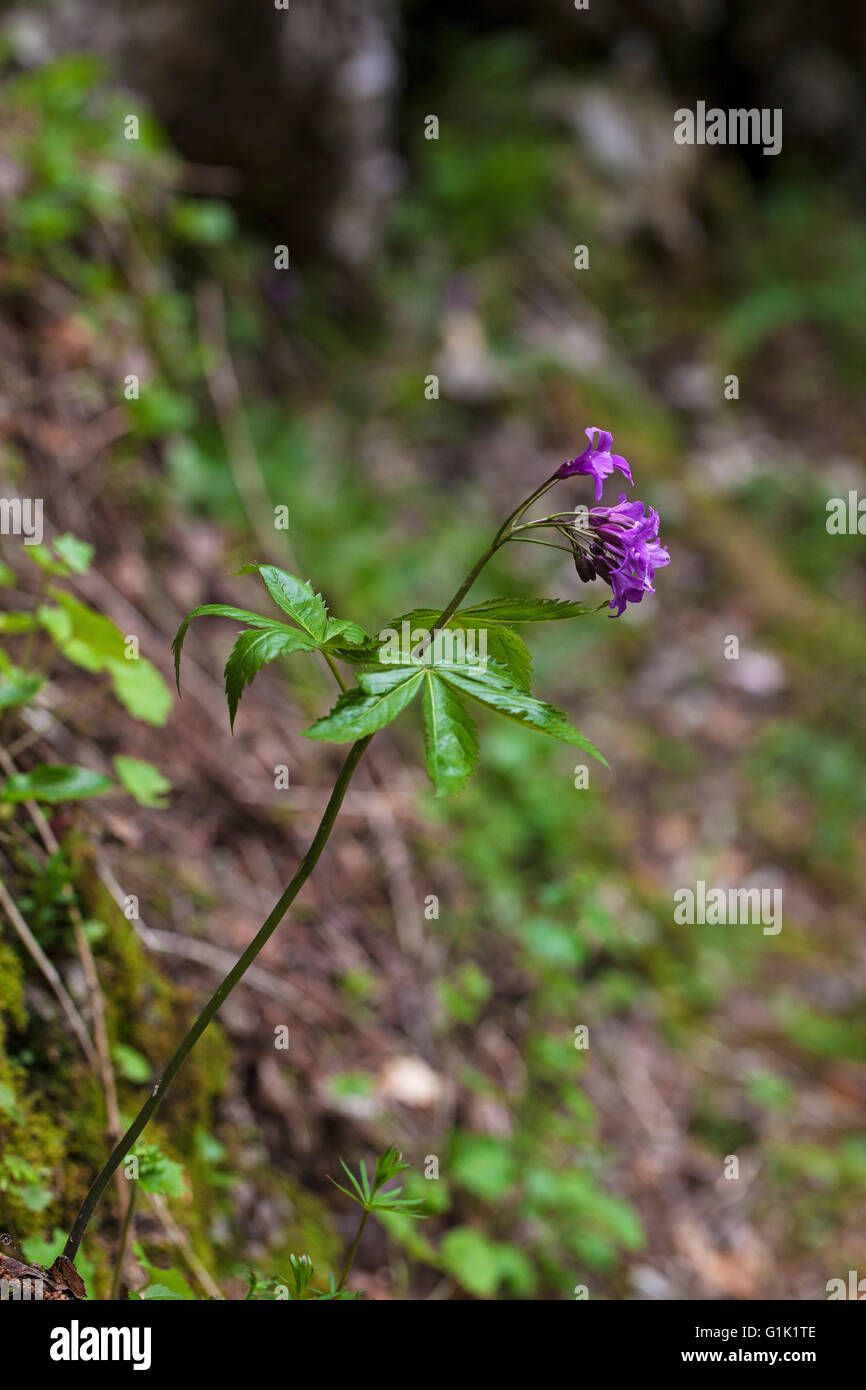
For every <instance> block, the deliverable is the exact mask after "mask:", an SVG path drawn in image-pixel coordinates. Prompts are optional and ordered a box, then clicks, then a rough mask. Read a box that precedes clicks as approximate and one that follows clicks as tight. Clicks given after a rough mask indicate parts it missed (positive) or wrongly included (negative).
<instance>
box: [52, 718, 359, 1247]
mask: <svg viewBox="0 0 866 1390" xmlns="http://www.w3.org/2000/svg"><path fill="white" fill-rule="evenodd" d="M371 738H372V734H369V735H368V736H367V737H366V738H361V739H358V741H357V742H356V743H353V744H352V747H351V749H350V750H349V756H348V757H347V758H346V761H345V762H344V763H343V766H342V768H341V770H340V775H339V777H338V778H337V780H336V782H335V783H334V790H333V791H332V792H331V797H330V800H329V802H328V804H327V806H326V807H325V812H324V815H323V816H322V819H321V820H320V821H319V828H318V830H317V831H316V834H315V836H314V838H313V841H312V844H311V845H310V848H309V849H308V850H307V853H306V854H305V855H304V857H303V859H302V860H301V862H300V864H299V865H298V868H297V870H296V872H295V876H294V878H293V879H292V881H291V883H290V884H289V886H288V888H287V889H286V890H285V892H284V893H283V895H282V897H281V898H280V900H279V902H278V903H277V904H276V906H275V907H274V909H273V911H272V912H271V914H270V916H269V917H267V918H266V920H265V921H264V922H263V923H262V925H261V927H260V928H259V930H258V931H257V933H256V935H255V936H254V937H253V939H252V941H251V942H250V944H249V946H248V947H247V949H246V950H245V951H244V953H243V955H242V956H241V957H240V959H239V960H238V961H237V962H236V963H235V965H233V966H232V968H231V970H230V971H229V973H228V974H227V975H226V977H225V979H224V980H223V981H222V983H221V984H220V985H219V986H218V987H217V989H216V990H215V991H214V993H213V994H212V995H211V997H210V999H209V1000H208V1002H207V1003H206V1004H205V1006H204V1008H203V1009H202V1011H201V1013H200V1014H199V1016H198V1018H197V1019H196V1020H195V1023H194V1024H193V1025H192V1027H191V1028H190V1029H189V1031H188V1033H187V1034H186V1036H185V1037H184V1039H183V1041H182V1042H181V1043H180V1046H179V1047H178V1048H177V1051H176V1052H175V1054H174V1056H173V1057H172V1059H171V1061H170V1062H169V1063H168V1066H167V1067H166V1068H165V1071H164V1072H163V1073H162V1076H161V1077H160V1078H159V1080H158V1081H157V1083H156V1085H155V1086H154V1088H153V1090H152V1091H151V1093H150V1095H149V1096H148V1098H147V1100H146V1101H145V1103H144V1105H143V1106H142V1107H141V1109H140V1110H139V1112H138V1114H137V1115H136V1117H135V1119H134V1120H133V1122H132V1124H131V1125H130V1126H129V1129H128V1130H127V1131H126V1133H125V1134H124V1136H123V1138H122V1139H120V1140H119V1141H118V1143H117V1144H116V1145H115V1147H114V1149H112V1151H111V1153H110V1154H109V1156H108V1158H107V1160H106V1162H105V1163H104V1164H103V1166H102V1168H101V1169H100V1170H99V1172H98V1174H97V1175H96V1178H95V1179H94V1181H93V1184H92V1186H91V1188H90V1191H89V1192H88V1194H87V1196H86V1197H85V1199H84V1201H83V1202H82V1204H81V1210H80V1211H79V1213H78V1215H77V1217H76V1218H75V1224H74V1226H73V1227H72V1230H71V1231H70V1233H69V1239H68V1240H67V1242H66V1246H65V1248H64V1251H63V1253H64V1255H65V1256H66V1258H67V1259H68V1260H73V1261H74V1260H75V1256H76V1254H77V1252H78V1247H79V1245H80V1244H81V1239H82V1236H83V1235H84V1232H85V1231H86V1230H87V1226H88V1223H89V1221H90V1218H91V1217H92V1215H93V1213H94V1210H95V1209H96V1205H97V1203H98V1201H99V1199H100V1197H101V1196H102V1194H103V1192H104V1191H105V1188H106V1187H107V1185H108V1183H109V1181H110V1179H111V1176H112V1174H113V1173H114V1172H115V1170H116V1169H117V1168H118V1167H119V1165H120V1164H121V1163H122V1162H123V1160H124V1158H125V1157H126V1155H127V1154H128V1153H129V1150H130V1149H131V1148H132V1146H133V1144H134V1143H135V1141H136V1139H137V1138H138V1136H139V1135H140V1134H141V1132H142V1130H143V1129H144V1127H145V1125H146V1124H147V1123H148V1121H149V1120H150V1119H151V1118H152V1116H153V1115H154V1113H155V1112H156V1110H157V1109H158V1107H159V1105H160V1103H161V1102H162V1098H163V1096H164V1095H165V1093H166V1091H167V1090H168V1088H169V1086H170V1085H171V1083H172V1081H173V1080H174V1078H175V1077H176V1076H177V1073H178V1072H179V1071H180V1068H181V1067H182V1066H183V1064H184V1062H185V1061H186V1059H187V1057H188V1056H189V1054H190V1053H191V1052H192V1050H193V1048H194V1047H195V1045H196V1043H197V1042H198V1040H199V1038H200V1037H201V1035H202V1033H203V1032H204V1031H205V1029H206V1028H207V1026H208V1024H209V1023H210V1021H211V1019H212V1018H213V1017H214V1015H215V1014H216V1013H217V1011H218V1009H219V1008H220V1007H221V1006H222V1004H223V1003H224V1002H225V1000H226V999H227V998H228V996H229V994H231V992H232V990H233V989H234V987H235V985H236V984H237V982H238V980H240V978H241V976H242V975H243V974H244V973H245V972H246V970H247V968H248V967H249V966H250V965H252V963H253V961H254V960H255V958H256V956H257V955H258V954H259V952H260V951H261V949H262V947H263V946H264V945H265V943H266V942H267V941H268V940H269V939H270V937H271V936H272V934H273V933H274V931H275V930H276V928H277V927H278V926H279V924H280V922H281V921H282V919H283V917H284V916H285V915H286V912H287V911H288V909H289V908H290V907H291V905H292V903H293V902H294V900H295V898H296V897H297V895H298V893H299V892H300V890H301V888H302V887H303V885H304V884H305V883H306V881H307V879H308V878H309V876H310V874H311V873H312V872H313V869H314V868H315V866H316V864H317V862H318V860H319V856H320V855H321V853H322V850H323V849H324V848H325V845H326V844H327V842H328V837H329V836H330V834H331V831H332V830H333V828H334V822H335V820H336V819H337V812H338V811H339V809H340V806H341V805H342V803H343V797H344V796H345V795H346V788H347V787H348V785H349V783H350V782H351V780H352V775H353V773H354V771H355V769H356V767H357V766H358V763H359V762H360V761H361V758H362V757H363V755H364V752H365V750H366V747H367V744H368V743H369V742H370V739H371Z"/></svg>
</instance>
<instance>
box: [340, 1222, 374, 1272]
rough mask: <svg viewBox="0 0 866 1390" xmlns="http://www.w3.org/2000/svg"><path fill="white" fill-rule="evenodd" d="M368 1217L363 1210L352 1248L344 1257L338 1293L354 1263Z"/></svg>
mask: <svg viewBox="0 0 866 1390" xmlns="http://www.w3.org/2000/svg"><path fill="white" fill-rule="evenodd" d="M369 1215H370V1213H369V1211H366V1210H365V1212H364V1215H363V1216H362V1217H361V1224H360V1226H359V1227H358V1232H357V1235H356V1236H355V1239H354V1240H353V1241H352V1248H351V1250H350V1251H349V1253H348V1255H347V1256H346V1265H345V1268H344V1270H343V1275H342V1278H341V1279H340V1282H339V1284H338V1285H337V1291H338V1292H339V1290H340V1289H342V1288H343V1285H344V1284H345V1282H346V1280H347V1279H348V1277H349V1273H350V1271H351V1268H352V1265H353V1264H354V1263H355V1256H356V1255H357V1253H358V1246H359V1245H360V1244H361V1236H362V1235H363V1234H364V1227H365V1226H366V1224H367V1217H368V1216H369Z"/></svg>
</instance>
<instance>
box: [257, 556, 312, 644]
mask: <svg viewBox="0 0 866 1390" xmlns="http://www.w3.org/2000/svg"><path fill="white" fill-rule="evenodd" d="M254 570H258V572H259V574H260V575H261V576H262V579H263V580H264V582H265V587H266V589H267V591H268V593H269V594H270V596H271V598H272V599H273V600H274V603H275V604H276V605H277V607H278V608H282V610H283V612H284V613H288V615H289V617H290V618H293V619H294V620H295V622H296V623H297V624H298V626H299V627H302V628H303V629H304V631H305V632H307V633H309V635H310V636H311V637H312V638H313V639H314V640H315V641H316V642H317V643H321V642H324V640H325V634H326V632H327V629H328V610H327V608H326V607H325V600H324V599H323V598H322V596H321V594H317V593H316V591H315V589H314V588H313V586H312V584H307V583H306V581H305V580H303V579H296V578H295V576H294V575H293V574H287V573H286V571H285V570H280V569H277V567H276V565H242V566H241V568H240V569H239V570H238V574H250V573H252V572H253V571H254Z"/></svg>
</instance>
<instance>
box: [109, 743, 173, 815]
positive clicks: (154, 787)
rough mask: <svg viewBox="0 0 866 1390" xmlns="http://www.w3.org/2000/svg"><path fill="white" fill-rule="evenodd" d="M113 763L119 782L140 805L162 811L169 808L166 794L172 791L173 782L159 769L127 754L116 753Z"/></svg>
mask: <svg viewBox="0 0 866 1390" xmlns="http://www.w3.org/2000/svg"><path fill="white" fill-rule="evenodd" d="M111 761H112V763H113V764H114V770H115V772H116V773H117V776H118V780H119V781H120V782H121V784H122V785H123V786H124V787H125V788H126V790H127V791H128V792H129V794H130V796H133V797H135V800H136V801H137V802H138V803H139V805H141V806H153V807H156V808H157V809H158V810H160V811H162V810H164V809H165V807H166V806H168V801H167V800H166V795H165V794H166V792H170V791H171V782H169V780H168V778H167V777H164V776H163V775H162V773H161V772H160V770H159V768H157V767H154V766H153V764H152V763H146V762H143V761H142V760H141V758H129V757H127V756H126V754H125V753H116V754H115V755H114V757H113V758H112V760H111Z"/></svg>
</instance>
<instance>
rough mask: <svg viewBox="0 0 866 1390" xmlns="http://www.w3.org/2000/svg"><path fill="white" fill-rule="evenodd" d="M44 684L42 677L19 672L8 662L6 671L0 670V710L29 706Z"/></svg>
mask: <svg viewBox="0 0 866 1390" xmlns="http://www.w3.org/2000/svg"><path fill="white" fill-rule="evenodd" d="M0 665H2V663H0ZM44 684H45V678H44V677H43V676H39V675H30V674H29V673H28V672H27V671H20V670H19V669H18V668H17V666H13V665H12V664H11V662H10V664H9V666H8V668H7V669H6V670H0V710H2V709H10V708H11V707H12V706H13V705H26V704H29V702H30V701H31V700H32V699H33V697H34V696H35V695H38V694H39V691H40V690H41V689H42V687H43V685H44Z"/></svg>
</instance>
